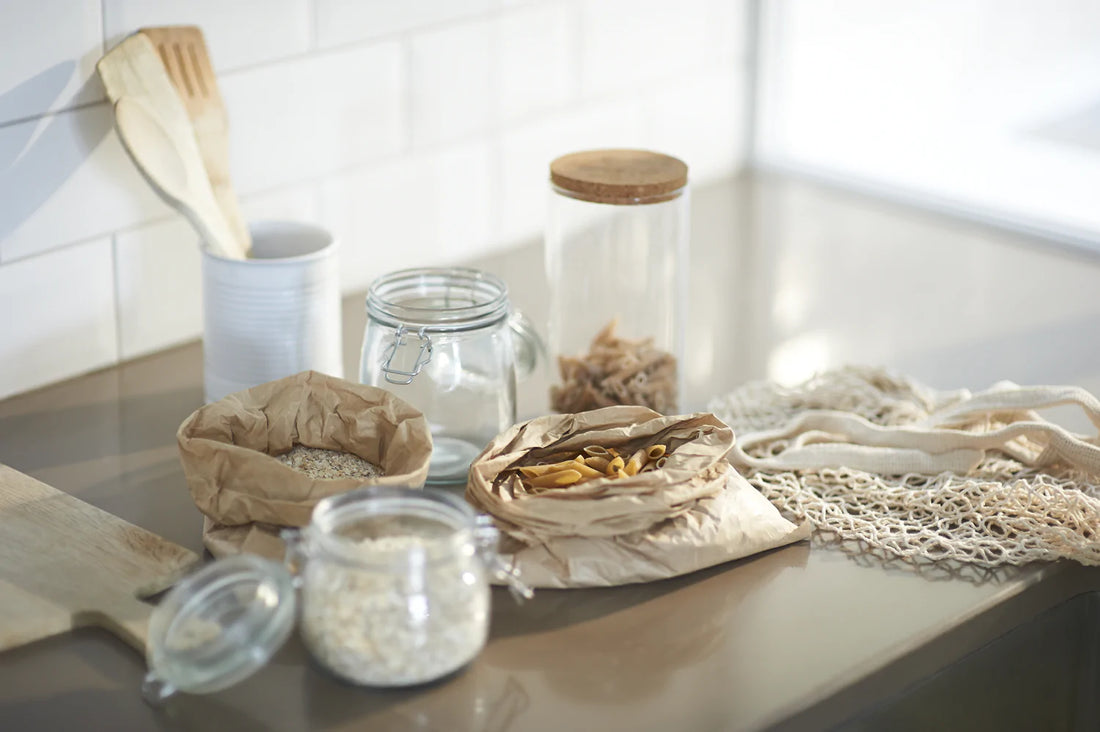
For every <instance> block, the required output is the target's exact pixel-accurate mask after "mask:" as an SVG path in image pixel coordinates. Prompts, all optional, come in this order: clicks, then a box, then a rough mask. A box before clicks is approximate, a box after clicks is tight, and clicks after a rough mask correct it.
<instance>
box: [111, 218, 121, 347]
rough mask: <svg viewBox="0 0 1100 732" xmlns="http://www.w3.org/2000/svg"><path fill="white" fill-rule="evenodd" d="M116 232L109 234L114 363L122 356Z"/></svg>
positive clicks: (119, 280) (119, 279)
mask: <svg viewBox="0 0 1100 732" xmlns="http://www.w3.org/2000/svg"><path fill="white" fill-rule="evenodd" d="M118 269H119V257H118V234H111V279H112V286H113V287H112V289H113V291H114V298H113V300H114V306H115V363H121V362H122V360H123V358H122V291H121V288H120V282H121V278H120V277H119V276H118Z"/></svg>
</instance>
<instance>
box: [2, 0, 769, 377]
mask: <svg viewBox="0 0 1100 732" xmlns="http://www.w3.org/2000/svg"><path fill="white" fill-rule="evenodd" d="M745 11H746V2H745V0H681V1H679V2H670V1H669V0H528V1H526V2H524V1H521V0H520V1H517V0H408V1H407V2H394V1H393V0H189V2H186V3H182V2H171V1H170V0H48V1H47V0H7V2H4V3H2V4H0V48H3V49H4V52H3V54H2V55H3V59H4V62H3V64H0V202H2V204H0V398H2V397H5V396H9V395H12V394H17V393H20V392H23V391H26V390H29V389H33V388H36V387H39V386H42V385H45V384H48V383H51V382H53V381H57V380H59V379H64V378H67V377H71V376H75V375H78V374H80V373H84V372H86V371H89V370H94V369H97V368H101V367H103V366H107V365H111V364H113V363H116V362H118V361H120V360H125V359H130V358H134V357H137V356H141V355H144V354H148V353H152V352H155V351H157V350H160V349H163V348H166V347H169V346H172V345H175V344H179V343H182V342H186V341H189V340H193V339H195V338H198V337H200V336H201V332H202V294H201V281H200V277H199V253H198V247H197V242H196V236H195V234H194V233H193V232H192V230H191V229H190V228H189V227H188V226H187V225H186V224H185V223H184V221H183V220H182V218H181V217H180V216H179V215H178V214H176V213H175V212H174V211H173V210H172V209H170V208H168V207H167V206H166V205H164V204H163V203H162V202H161V201H160V200H159V199H158V198H157V197H156V196H155V195H154V194H153V193H152V191H151V189H150V188H149V186H148V185H147V184H146V183H145V182H144V181H143V180H142V178H141V177H140V175H139V174H138V173H137V171H136V169H135V168H134V166H133V164H132V163H131V161H130V160H129V158H128V157H127V155H126V153H125V152H124V151H123V149H122V146H121V145H120V144H119V142H118V138H117V135H116V133H115V131H114V129H113V119H112V114H111V110H110V107H109V106H108V104H107V102H106V101H105V98H104V93H103V89H102V85H101V84H100V83H99V80H98V78H97V77H96V74H95V70H94V68H95V62H96V60H97V59H98V58H99V57H100V56H101V55H102V54H103V52H104V50H106V49H110V48H111V47H112V46H114V44H116V43H117V42H118V41H119V40H121V39H122V38H123V37H125V36H126V35H127V34H129V33H131V32H133V31H135V30H137V29H138V28H140V27H143V26H152V25H168V24H173V23H181V24H184V23H186V24H196V25H199V26H201V27H202V29H203V31H204V33H205V35H206V39H207V44H208V46H209V50H210V54H211V57H212V59H213V62H214V65H215V67H216V69H217V71H218V73H219V84H220V86H221V90H222V94H223V96H224V97H225V100H226V104H227V107H228V111H229V119H230V129H231V165H232V171H233V176H234V183H235V184H236V186H237V188H238V190H239V192H240V193H241V197H242V201H243V207H244V210H245V213H246V215H247V216H248V217H249V218H250V219H252V220H256V219H261V218H284V219H285V218H293V219H302V220H310V221H315V222H318V223H321V224H323V225H324V226H327V227H329V228H330V229H331V230H332V231H333V233H334V234H335V235H336V236H337V237H338V239H339V240H340V242H341V252H340V256H341V262H342V276H341V284H342V287H343V288H344V291H345V293H352V292H357V291H360V290H363V289H364V288H365V287H366V286H367V285H368V284H369V282H370V281H371V280H372V279H373V278H375V277H377V276H378V275H380V274H382V273H384V272H386V271H389V270H392V269H397V268H401V267H407V266H423V265H432V264H455V263H461V262H463V261H467V260H469V259H471V258H474V257H477V256H479V255H483V254H485V253H487V252H489V251H493V250H497V249H504V248H508V247H512V246H516V245H519V244H521V243H525V242H528V241H531V240H533V239H535V238H536V237H538V236H539V235H540V232H541V229H542V225H543V217H544V213H543V211H544V207H545V200H546V174H547V173H546V169H547V165H548V163H549V161H550V160H551V159H553V158H554V157H556V156H557V155H560V154H563V153H566V152H570V151H573V150H579V149H584V148H590V147H604V146H644V147H649V148H652V149H658V150H661V151H664V152H668V153H671V154H674V155H679V156H681V157H683V158H684V159H685V160H686V161H687V162H688V164H689V165H690V166H691V169H692V180H693V182H694V183H700V182H706V181H707V180H708V179H716V178H719V177H723V176H727V175H730V174H733V173H734V172H736V171H737V170H738V168H739V167H740V166H741V165H742V162H743V160H744V151H743V140H742V138H743V130H744V127H745V118H746V114H747V100H746V98H745V89H746V84H745V76H746V68H747V63H746V59H745V58H744V49H745V42H744V36H745V33H746V22H747V17H746V12H745Z"/></svg>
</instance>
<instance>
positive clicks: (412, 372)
mask: <svg viewBox="0 0 1100 732" xmlns="http://www.w3.org/2000/svg"><path fill="white" fill-rule="evenodd" d="M408 332H409V331H408V330H407V329H406V328H405V326H403V325H399V326H397V329H396V330H395V331H394V332H393V342H392V343H390V345H388V346H386V351H385V353H384V354H383V358H384V360H383V361H382V373H384V374H385V375H386V381H388V382H389V383H391V384H411V383H412V380H413V379H415V378H416V376H417V374H419V373H420V371H421V370H422V369H423V368H424V367H425V366H427V365H428V364H429V363H431V360H432V339H431V338H429V337H428V334H427V332H426V328H421V329H420V330H418V331H417V332H416V337H417V338H419V339H420V350H419V351H418V352H417V354H416V361H415V362H414V363H413V365H412V368H410V369H409V370H408V371H402V370H401V369H398V368H394V367H393V359H394V357H395V356H396V355H397V352H398V350H399V349H400V348H401V347H402V346H404V345H406V340H405V336H406V335H408Z"/></svg>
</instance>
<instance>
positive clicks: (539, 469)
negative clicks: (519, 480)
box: [519, 460, 575, 478]
mask: <svg viewBox="0 0 1100 732" xmlns="http://www.w3.org/2000/svg"><path fill="white" fill-rule="evenodd" d="M574 465H575V463H574V462H573V461H572V460H567V461H565V462H561V463H551V464H549V465H525V466H523V467H521V468H520V469H519V472H521V473H523V476H524V477H525V478H537V477H538V476H540V475H546V474H547V473H556V472H558V471H559V470H565V469H567V468H571V467H573V466H574Z"/></svg>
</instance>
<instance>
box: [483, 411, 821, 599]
mask: <svg viewBox="0 0 1100 732" xmlns="http://www.w3.org/2000/svg"><path fill="white" fill-rule="evenodd" d="M733 441H734V436H733V431H732V430H730V428H729V427H727V426H726V425H725V424H723V423H722V422H721V421H720V420H718V419H717V418H716V417H715V416H714V415H712V414H693V415H684V416H671V417H665V416H661V415H660V414H658V413H657V412H654V411H652V410H650V409H646V408H645V407H632V406H617V407H607V408H604V409H597V410H592V411H589V412H580V413H577V414H564V415H552V416H547V417H540V418H538V419H534V420H531V421H529V422H525V423H523V424H519V425H516V426H514V427H512V428H511V429H509V430H507V431H505V432H503V433H502V434H501V435H499V436H498V437H497V438H496V439H495V440H493V442H491V443H490V444H489V446H488V447H487V448H486V449H485V450H484V451H483V452H482V453H481V455H480V456H478V458H477V459H476V460H475V461H474V464H473V466H472V467H471V469H470V479H469V482H468V484H467V487H466V499H467V500H468V501H469V502H470V503H472V504H473V505H474V506H475V507H477V508H478V509H480V510H482V511H485V512H486V513H488V514H490V515H491V516H493V518H494V520H495V522H496V524H497V527H498V528H499V529H500V530H501V532H502V534H503V535H504V537H503V540H502V543H501V551H502V553H503V554H504V555H505V557H506V558H510V560H511V562H512V565H513V567H515V568H516V569H518V570H519V571H520V573H521V577H522V578H523V581H524V582H526V583H527V584H529V585H531V586H533V587H559V588H560V587H596V586H612V585H623V584H630V583H634V582H649V581H652V580H658V579H665V578H667V577H674V576H677V575H681V574H687V573H689V572H694V571H696V570H699V569H704V568H706V567H711V566H714V565H716V564H721V563H723V562H728V561H730V560H733V559H739V558H741V557H746V556H749V555H751V554H755V553H757V552H762V551H766V550H768V549H773V548H775V547H779V546H783V545H785V544H790V543H792V542H795V541H799V540H801V539H805V538H808V537H809V535H810V526H809V524H802V525H801V526H799V525H795V524H793V523H791V522H790V521H788V520H786V519H785V518H783V517H782V516H781V515H780V514H779V511H777V510H776V509H775V507H773V506H772V505H771V503H769V502H768V500H767V499H765V498H764V497H763V496H762V495H760V493H759V492H758V491H757V490H756V489H755V488H753V487H752V486H750V485H749V484H748V483H747V482H746V481H745V479H744V478H742V477H741V476H740V475H739V474H738V473H737V472H736V471H735V470H734V469H733V468H732V467H731V466H730V464H729V463H728V462H727V461H726V459H725V456H726V453H728V452H729V450H730V448H731V447H732V446H733ZM656 444H662V445H665V446H666V448H667V453H666V454H667V457H668V461H667V462H666V463H665V465H664V466H663V467H662V468H661V469H660V470H655V471H652V472H641V473H638V474H637V475H634V476H629V477H626V478H618V479H610V478H595V479H592V480H588V481H585V482H583V483H578V484H574V485H571V486H566V487H561V488H553V489H549V490H545V489H544V490H539V491H532V490H529V489H528V487H527V485H526V484H525V483H524V481H523V480H522V478H521V476H520V475H519V473H518V471H516V470H515V468H519V467H520V466H534V465H539V464H548V463H554V462H558V461H562V460H570V459H573V458H574V457H575V456H576V455H578V454H580V453H581V452H582V451H583V450H584V448H585V447H588V446H592V445H598V446H601V447H605V448H608V447H614V448H616V449H617V450H618V451H619V452H620V453H623V454H627V455H629V454H631V453H632V452H634V451H635V450H638V449H639V448H641V447H645V446H649V445H656Z"/></svg>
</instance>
